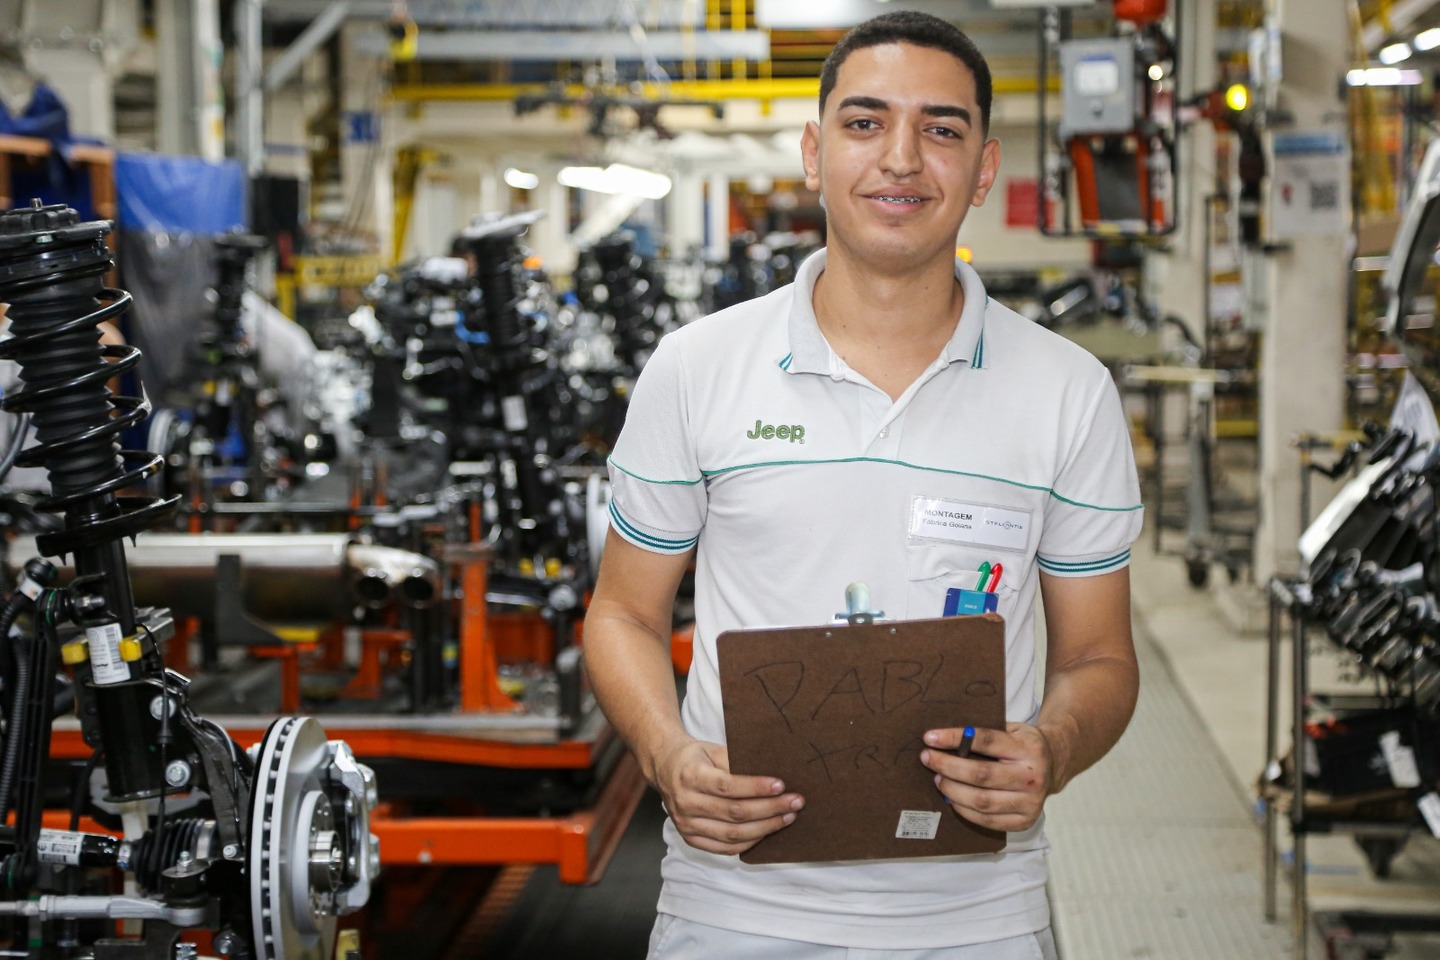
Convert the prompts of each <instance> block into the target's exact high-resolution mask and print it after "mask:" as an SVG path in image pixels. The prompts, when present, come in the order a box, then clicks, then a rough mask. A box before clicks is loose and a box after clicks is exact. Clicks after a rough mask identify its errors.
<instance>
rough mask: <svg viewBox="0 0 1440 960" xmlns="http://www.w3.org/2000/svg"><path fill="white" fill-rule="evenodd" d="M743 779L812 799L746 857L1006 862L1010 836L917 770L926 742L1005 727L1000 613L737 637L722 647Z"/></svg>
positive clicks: (734, 763)
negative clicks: (929, 737) (945, 731)
mask: <svg viewBox="0 0 1440 960" xmlns="http://www.w3.org/2000/svg"><path fill="white" fill-rule="evenodd" d="M715 647H716V654H717V659H718V662H719V670H720V690H721V698H722V702H723V705H724V711H725V736H726V740H727V741H728V750H729V756H730V769H731V770H732V771H733V772H735V773H740V774H748V775H756V776H776V777H779V778H780V779H782V780H783V781H784V782H785V788H786V790H793V791H795V792H797V793H800V794H801V795H803V796H804V797H805V808H804V809H803V810H801V811H800V812H799V814H798V816H797V817H796V818H795V821H794V822H793V823H791V824H790V825H789V826H787V827H785V828H784V829H782V830H779V831H777V832H776V833H772V834H771V835H769V836H768V837H766V838H765V839H763V840H761V841H760V842H759V843H757V844H756V845H755V846H753V847H751V848H750V849H749V850H747V851H746V852H745V853H743V854H741V855H740V859H741V860H742V861H743V862H745V863H803V862H821V861H836V860H876V859H889V858H897V857H936V856H953V855H957V854H977V853H996V852H998V851H999V850H1000V849H1001V848H1003V847H1004V845H1005V833H1004V832H1003V831H998V830H989V829H986V828H984V827H979V826H976V825H975V824H973V823H970V822H969V821H967V820H964V819H962V818H961V817H960V816H959V815H957V814H956V813H955V812H954V811H953V810H952V809H951V808H950V806H949V804H947V803H946V802H945V798H944V796H943V795H942V794H941V793H940V791H939V790H937V789H936V787H935V782H934V774H933V773H932V772H931V771H930V770H929V768H927V767H925V766H924V765H923V764H921V763H920V759H919V755H920V751H921V750H922V749H924V748H925V744H924V742H923V740H922V737H923V736H924V734H925V731H926V730H931V729H934V728H937V727H963V726H967V725H968V726H975V727H991V728H997V729H1002V730H1003V729H1004V727H1005V621H1004V620H1003V619H1002V618H1001V617H1000V616H999V614H995V613H986V614H981V615H978V616H966V617H941V618H938V619H934V620H908V621H894V622H886V621H881V622H878V623H862V624H852V625H843V624H842V625H835V626H828V627H823V626H822V627H793V628H782V629H764V630H732V631H727V632H725V633H722V634H721V635H720V636H719V637H717V638H716V640H715Z"/></svg>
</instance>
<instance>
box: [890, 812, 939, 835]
mask: <svg viewBox="0 0 1440 960" xmlns="http://www.w3.org/2000/svg"><path fill="white" fill-rule="evenodd" d="M939 830H940V814H939V813H938V812H937V811H934V810H901V811H900V822H899V823H898V824H896V826H895V837H896V839H897V840H934V839H935V834H936V833H938V832H939Z"/></svg>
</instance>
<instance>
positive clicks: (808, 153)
mask: <svg viewBox="0 0 1440 960" xmlns="http://www.w3.org/2000/svg"><path fill="white" fill-rule="evenodd" d="M800 161H801V163H803V164H804V165H805V188H806V189H807V190H819V189H820V126H819V124H817V123H816V122H815V121H814V120H810V121H807V122H806V124H805V132H804V133H802V134H801V135H800Z"/></svg>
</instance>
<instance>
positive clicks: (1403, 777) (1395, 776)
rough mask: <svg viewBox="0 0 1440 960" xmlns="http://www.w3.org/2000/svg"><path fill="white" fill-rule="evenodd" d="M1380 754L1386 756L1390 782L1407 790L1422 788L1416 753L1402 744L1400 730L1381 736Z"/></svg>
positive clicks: (1387, 732)
mask: <svg viewBox="0 0 1440 960" xmlns="http://www.w3.org/2000/svg"><path fill="white" fill-rule="evenodd" d="M1380 752H1381V753H1383V754H1385V765H1386V766H1387V767H1389V768H1390V780H1391V781H1392V782H1393V783H1394V784H1395V786H1397V787H1404V788H1405V789H1407V790H1408V789H1409V788H1411V787H1418V786H1420V766H1419V765H1418V764H1417V763H1416V762H1415V751H1414V750H1411V749H1410V748H1409V747H1407V746H1405V745H1404V744H1403V743H1401V742H1400V732H1399V731H1398V730H1387V731H1386V732H1385V733H1382V734H1380Z"/></svg>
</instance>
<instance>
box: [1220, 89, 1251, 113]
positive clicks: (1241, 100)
mask: <svg viewBox="0 0 1440 960" xmlns="http://www.w3.org/2000/svg"><path fill="white" fill-rule="evenodd" d="M1225 106H1227V107H1229V108H1230V109H1231V110H1234V111H1235V112H1236V113H1239V112H1240V111H1241V110H1244V109H1245V108H1246V107H1248V106H1250V88H1249V87H1247V86H1245V84H1243V83H1232V84H1231V85H1230V86H1228V87H1226V88H1225Z"/></svg>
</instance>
